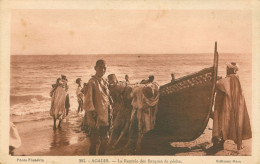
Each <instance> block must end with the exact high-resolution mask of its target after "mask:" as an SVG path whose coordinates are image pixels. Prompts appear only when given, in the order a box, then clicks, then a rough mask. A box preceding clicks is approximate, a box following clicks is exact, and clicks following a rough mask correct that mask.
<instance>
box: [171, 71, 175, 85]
mask: <svg viewBox="0 0 260 164" xmlns="http://www.w3.org/2000/svg"><path fill="white" fill-rule="evenodd" d="M171 77H172V80H171V82H172V83H173V82H174V81H175V76H174V73H172V74H171Z"/></svg>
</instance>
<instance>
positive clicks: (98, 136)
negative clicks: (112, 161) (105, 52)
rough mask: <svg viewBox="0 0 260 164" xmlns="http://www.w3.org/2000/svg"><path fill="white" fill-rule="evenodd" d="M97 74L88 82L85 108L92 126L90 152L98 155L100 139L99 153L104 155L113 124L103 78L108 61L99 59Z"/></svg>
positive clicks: (96, 67)
mask: <svg viewBox="0 0 260 164" xmlns="http://www.w3.org/2000/svg"><path fill="white" fill-rule="evenodd" d="M95 70H96V74H95V75H94V76H92V77H91V79H90V80H89V82H88V87H87V93H86V95H87V96H86V97H85V101H84V105H83V108H84V110H85V111H86V112H87V122H88V126H89V128H90V132H89V133H90V148H89V154H90V155H96V148H97V144H98V141H99V140H100V146H99V150H98V154H99V155H104V154H105V151H106V147H107V142H108V135H109V134H108V133H109V128H110V126H111V117H110V116H111V114H112V111H110V110H111V107H110V104H111V103H110V101H111V100H110V96H109V90H108V83H107V82H106V81H105V80H104V79H103V76H104V74H105V73H106V62H105V61H104V60H98V61H97V62H96V66H95Z"/></svg>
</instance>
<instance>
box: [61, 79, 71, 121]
mask: <svg viewBox="0 0 260 164" xmlns="http://www.w3.org/2000/svg"><path fill="white" fill-rule="evenodd" d="M61 79H62V83H63V88H64V89H65V92H66V100H65V108H66V116H68V114H69V110H70V97H69V93H68V90H69V86H68V79H67V77H66V76H65V75H61Z"/></svg>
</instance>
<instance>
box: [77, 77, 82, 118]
mask: <svg viewBox="0 0 260 164" xmlns="http://www.w3.org/2000/svg"><path fill="white" fill-rule="evenodd" d="M76 83H77V84H78V88H77V90H76V96H77V99H78V104H79V106H78V113H79V112H82V110H83V108H82V105H83V93H82V92H81V90H82V87H81V83H82V80H81V78H77V80H76Z"/></svg>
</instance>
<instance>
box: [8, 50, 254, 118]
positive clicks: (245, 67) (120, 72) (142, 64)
mask: <svg viewBox="0 0 260 164" xmlns="http://www.w3.org/2000/svg"><path fill="white" fill-rule="evenodd" d="M213 58H214V54H213V53H203V54H157V55H156V54H152V55H149V54H134V55H133V54H121V55H11V79H10V116H11V117H10V118H11V121H12V122H14V123H21V122H26V121H38V120H45V119H50V120H51V119H52V118H51V117H50V115H49V111H50V106H51V98H50V94H49V93H50V91H51V89H52V87H51V86H52V84H55V82H56V79H57V78H59V77H61V75H66V77H67V79H68V85H69V91H68V93H69V96H70V104H71V108H70V114H71V115H74V116H75V117H76V113H77V107H78V103H77V100H76V88H77V84H76V83H75V81H76V79H77V78H81V79H82V81H83V83H84V82H88V80H89V79H90V78H91V76H92V75H94V74H95V70H94V66H95V63H96V61H97V60H98V59H104V60H106V62H107V72H106V74H105V77H107V75H109V74H112V73H114V74H115V75H116V76H117V79H118V80H119V81H124V77H125V75H126V74H127V75H128V76H129V79H130V83H138V82H140V81H141V80H143V79H147V78H148V76H149V75H154V77H155V79H154V81H155V82H157V83H158V84H159V85H164V84H166V83H168V82H170V81H171V73H174V74H175V78H180V77H182V76H185V75H188V74H190V73H193V72H196V71H200V70H201V69H203V68H207V67H211V66H213ZM251 59H252V58H251V54H236V53H219V66H218V75H219V76H222V77H225V70H226V63H227V62H236V63H238V64H239V67H240V70H239V72H238V74H239V76H240V80H241V84H242V88H243V91H244V94H245V97H246V102H247V106H248V109H249V113H251V112H250V111H251V99H252V85H251V84H252V60H251Z"/></svg>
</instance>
